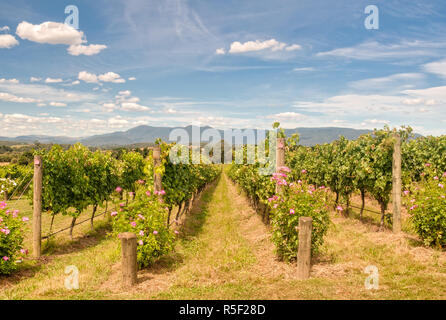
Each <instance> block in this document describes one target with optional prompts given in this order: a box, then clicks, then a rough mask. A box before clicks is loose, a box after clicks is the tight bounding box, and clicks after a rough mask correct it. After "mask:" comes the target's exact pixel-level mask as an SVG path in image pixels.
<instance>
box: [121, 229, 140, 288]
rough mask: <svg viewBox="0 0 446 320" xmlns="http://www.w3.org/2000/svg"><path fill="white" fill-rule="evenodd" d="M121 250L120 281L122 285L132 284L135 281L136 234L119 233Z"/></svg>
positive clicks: (136, 269)
mask: <svg viewBox="0 0 446 320" xmlns="http://www.w3.org/2000/svg"><path fill="white" fill-rule="evenodd" d="M119 238H121V251H122V266H121V267H122V282H123V285H124V286H133V285H135V284H136V281H137V271H138V264H137V261H136V257H137V256H136V235H135V234H134V233H132V232H124V233H120V234H119Z"/></svg>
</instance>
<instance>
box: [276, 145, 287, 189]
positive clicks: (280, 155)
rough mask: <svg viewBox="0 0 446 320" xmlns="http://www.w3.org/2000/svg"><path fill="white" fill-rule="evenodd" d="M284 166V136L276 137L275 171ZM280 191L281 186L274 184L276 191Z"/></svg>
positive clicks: (277, 171)
mask: <svg viewBox="0 0 446 320" xmlns="http://www.w3.org/2000/svg"><path fill="white" fill-rule="evenodd" d="M284 166H285V138H277V144H276V173H279V172H280V170H279V168H281V167H284ZM281 191H282V186H280V185H279V184H276V193H280V192H281Z"/></svg>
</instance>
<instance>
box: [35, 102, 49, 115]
mask: <svg viewBox="0 0 446 320" xmlns="http://www.w3.org/2000/svg"><path fill="white" fill-rule="evenodd" d="M37 106H38V107H46V103H38V104H37ZM41 115H48V114H41Z"/></svg>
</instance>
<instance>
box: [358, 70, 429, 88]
mask: <svg viewBox="0 0 446 320" xmlns="http://www.w3.org/2000/svg"><path fill="white" fill-rule="evenodd" d="M423 79H424V75H423V74H422V73H397V74H392V75H390V76H387V77H380V78H369V79H363V80H358V81H352V82H350V83H349V87H351V88H355V89H359V90H367V91H370V90H378V89H390V90H393V91H395V90H396V89H403V88H406V89H407V87H408V86H409V87H413V86H414V84H416V83H419V82H420V81H421V80H423Z"/></svg>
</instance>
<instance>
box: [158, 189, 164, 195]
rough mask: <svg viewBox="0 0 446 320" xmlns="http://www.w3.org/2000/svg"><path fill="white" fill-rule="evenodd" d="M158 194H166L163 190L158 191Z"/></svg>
mask: <svg viewBox="0 0 446 320" xmlns="http://www.w3.org/2000/svg"><path fill="white" fill-rule="evenodd" d="M158 194H160V195H164V194H166V191H164V190H160V191H158Z"/></svg>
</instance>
